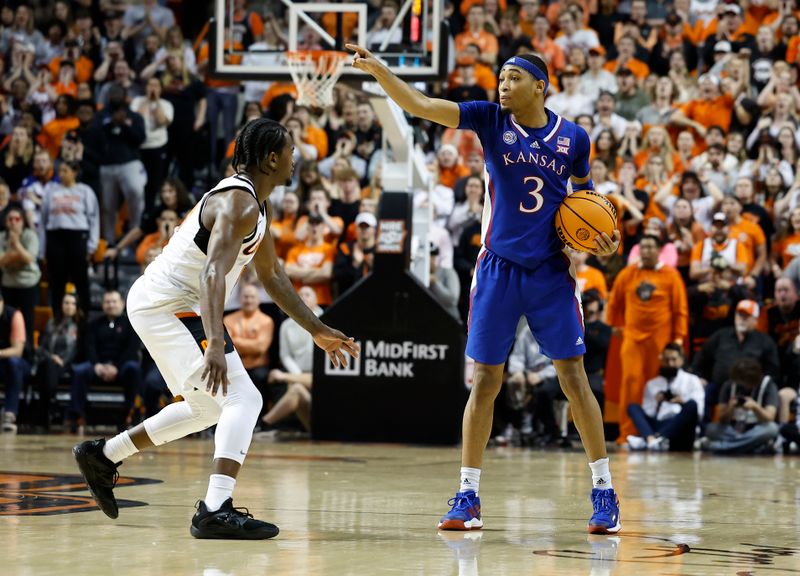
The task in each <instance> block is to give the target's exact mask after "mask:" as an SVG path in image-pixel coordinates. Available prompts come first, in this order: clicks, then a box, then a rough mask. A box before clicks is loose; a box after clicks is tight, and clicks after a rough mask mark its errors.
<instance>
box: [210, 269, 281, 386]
mask: <svg viewBox="0 0 800 576" xmlns="http://www.w3.org/2000/svg"><path fill="white" fill-rule="evenodd" d="M258 299H259V298H258V287H256V285H255V284H249V283H248V284H242V286H241V287H240V288H239V306H240V309H239V310H237V311H236V312H233V313H231V314H228V315H227V316H225V317H224V318H223V319H222V321H223V323H224V324H225V328H226V329H227V330H228V334H230V337H231V340H233V345H234V346H235V347H236V351H237V352H238V353H239V356H240V357H241V359H242V364H243V365H244V369H245V370H246V371H247V375H248V376H250V380H252V381H253V384H255V385H256V387H257V388H258V389H259V390H260V391H261V393H262V394H263V393H264V391H265V390H266V388H267V377H268V376H269V355H268V351H269V347H270V346H271V345H272V338H273V336H274V335H275V322H274V321H273V320H272V318H270V317H269V316H267V315H266V314H264V313H263V312H262V311H261V310H259V308H258Z"/></svg>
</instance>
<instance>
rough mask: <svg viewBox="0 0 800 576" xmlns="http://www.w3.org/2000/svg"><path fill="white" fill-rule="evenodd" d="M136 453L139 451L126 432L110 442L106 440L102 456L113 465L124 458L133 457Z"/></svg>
mask: <svg viewBox="0 0 800 576" xmlns="http://www.w3.org/2000/svg"><path fill="white" fill-rule="evenodd" d="M138 451H139V449H138V448H137V447H136V446H134V444H133V440H131V436H130V434H128V431H127V430H126V431H125V432H121V433H119V434H117V435H116V436H114V437H113V438H111V439H110V440H106V445H105V446H103V454H105V455H106V458H108V459H109V460H111V461H112V462H113V463H114V464H117V463H118V462H122V461H123V460H125V458H127V457H128V456H133V455H134V454H136V453H137V452H138Z"/></svg>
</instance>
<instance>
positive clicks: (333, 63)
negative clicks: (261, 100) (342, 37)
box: [286, 50, 350, 108]
mask: <svg viewBox="0 0 800 576" xmlns="http://www.w3.org/2000/svg"><path fill="white" fill-rule="evenodd" d="M349 56H350V54H348V53H347V52H336V51H332V50H301V51H298V52H287V53H286V62H287V63H288V65H289V72H290V73H291V75H292V80H294V84H295V86H296V87H297V95H298V98H297V104H298V105H300V106H311V107H312V108H330V107H331V106H333V87H334V86H335V85H336V81H337V80H339V77H340V76H341V75H342V70H343V68H344V63H345V61H346V60H347V58H348V57H349Z"/></svg>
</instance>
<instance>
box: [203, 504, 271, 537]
mask: <svg viewBox="0 0 800 576" xmlns="http://www.w3.org/2000/svg"><path fill="white" fill-rule="evenodd" d="M189 531H190V532H191V534H192V536H194V537H195V538H208V539H216V540H266V539H267V538H274V537H275V536H277V535H278V532H280V530H278V527H277V526H275V525H274V524H269V523H268V522H262V521H261V520H256V519H254V518H253V515H252V514H250V513H249V512H248V511H247V508H234V507H233V500H232V499H231V498H228V499H227V500H225V502H223V503H222V506H220V508H219V510H217V511H215V512H209V511H208V508H206V503H205V502H203V501H202V500H198V502H197V512H196V513H195V515H194V517H193V518H192V527H191V529H190V530H189Z"/></svg>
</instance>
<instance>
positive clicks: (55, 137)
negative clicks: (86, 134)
mask: <svg viewBox="0 0 800 576" xmlns="http://www.w3.org/2000/svg"><path fill="white" fill-rule="evenodd" d="M74 108H75V100H74V99H73V98H72V96H68V95H67V94H62V95H61V96H59V97H58V98H57V99H56V105H55V109H56V117H55V118H54V119H53V120H51V121H50V122H48V123H47V124H45V125H44V126H43V127H42V137H43V139H44V144H43V145H44V147H45V148H47V151H48V152H49V153H50V157H51V158H58V151H59V150H60V148H61V140H62V139H63V138H64V134H66V133H67V132H69V131H70V130H76V129H77V128H78V126H79V125H80V121H79V120H78V118H77V116H75V112H74Z"/></svg>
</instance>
